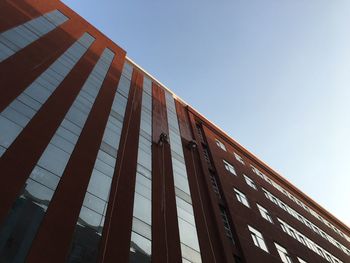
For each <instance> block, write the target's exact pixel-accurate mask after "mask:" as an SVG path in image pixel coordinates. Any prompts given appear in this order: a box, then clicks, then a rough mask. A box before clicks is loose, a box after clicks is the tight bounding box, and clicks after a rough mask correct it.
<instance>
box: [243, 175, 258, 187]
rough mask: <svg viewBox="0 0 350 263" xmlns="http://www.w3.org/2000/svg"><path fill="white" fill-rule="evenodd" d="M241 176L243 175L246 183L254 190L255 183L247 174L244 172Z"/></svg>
mask: <svg viewBox="0 0 350 263" xmlns="http://www.w3.org/2000/svg"><path fill="white" fill-rule="evenodd" d="M243 176H244V179H245V181H246V183H247V185H249V186H250V187H251V188H253V189H255V190H256V185H255V183H254V181H253V180H252V179H250V178H249V177H248V176H246V175H245V174H244V175H243Z"/></svg>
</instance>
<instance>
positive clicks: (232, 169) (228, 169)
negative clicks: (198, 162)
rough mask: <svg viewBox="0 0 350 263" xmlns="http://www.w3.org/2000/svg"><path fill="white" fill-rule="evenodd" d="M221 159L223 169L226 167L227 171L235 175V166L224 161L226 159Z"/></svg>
mask: <svg viewBox="0 0 350 263" xmlns="http://www.w3.org/2000/svg"><path fill="white" fill-rule="evenodd" d="M222 161H223V162H224V166H225V169H226V170H227V171H229V172H230V173H231V174H233V175H236V176H237V173H236V170H235V167H234V166H233V165H232V164H230V163H229V162H228V161H226V160H222Z"/></svg>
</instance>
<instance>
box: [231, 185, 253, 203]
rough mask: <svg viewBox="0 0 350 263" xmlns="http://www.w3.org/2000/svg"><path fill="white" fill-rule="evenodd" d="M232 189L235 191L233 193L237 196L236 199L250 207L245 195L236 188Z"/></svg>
mask: <svg viewBox="0 0 350 263" xmlns="http://www.w3.org/2000/svg"><path fill="white" fill-rule="evenodd" d="M233 190H234V191H235V195H236V197H237V200H238V201H239V202H241V203H242V204H244V205H245V206H246V207H250V205H249V203H248V199H247V197H246V195H245V194H243V193H242V192H241V191H239V190H237V189H236V188H233Z"/></svg>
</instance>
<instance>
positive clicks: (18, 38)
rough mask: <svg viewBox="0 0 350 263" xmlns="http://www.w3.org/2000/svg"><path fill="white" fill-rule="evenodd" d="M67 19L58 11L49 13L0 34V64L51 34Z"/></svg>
mask: <svg viewBox="0 0 350 263" xmlns="http://www.w3.org/2000/svg"><path fill="white" fill-rule="evenodd" d="M68 19H69V18H68V17H66V16H65V15H64V14H62V13H61V12H60V11H58V10H54V11H51V12H49V13H46V14H44V15H42V16H39V17H37V18H34V19H32V20H30V21H28V22H26V23H23V24H21V25H19V26H16V27H13V28H11V29H8V30H6V31H5V32H2V33H1V34H0V62H2V61H4V60H5V59H7V58H9V57H11V56H12V55H14V54H16V53H17V52H18V51H20V50H21V49H23V48H25V47H26V46H28V45H30V44H31V43H33V42H35V41H36V40H38V39H39V38H41V37H42V36H44V35H46V34H47V33H49V32H51V31H52V30H54V29H55V28H57V27H59V26H60V25H61V24H63V23H64V22H66V21H67V20H68Z"/></svg>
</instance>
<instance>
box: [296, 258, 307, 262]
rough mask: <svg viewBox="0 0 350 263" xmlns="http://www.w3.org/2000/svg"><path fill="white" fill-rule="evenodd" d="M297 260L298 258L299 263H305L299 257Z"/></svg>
mask: <svg viewBox="0 0 350 263" xmlns="http://www.w3.org/2000/svg"><path fill="white" fill-rule="evenodd" d="M297 258H298V261H299V263H307V262H306V261H305V260H304V259H302V258H300V257H297Z"/></svg>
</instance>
